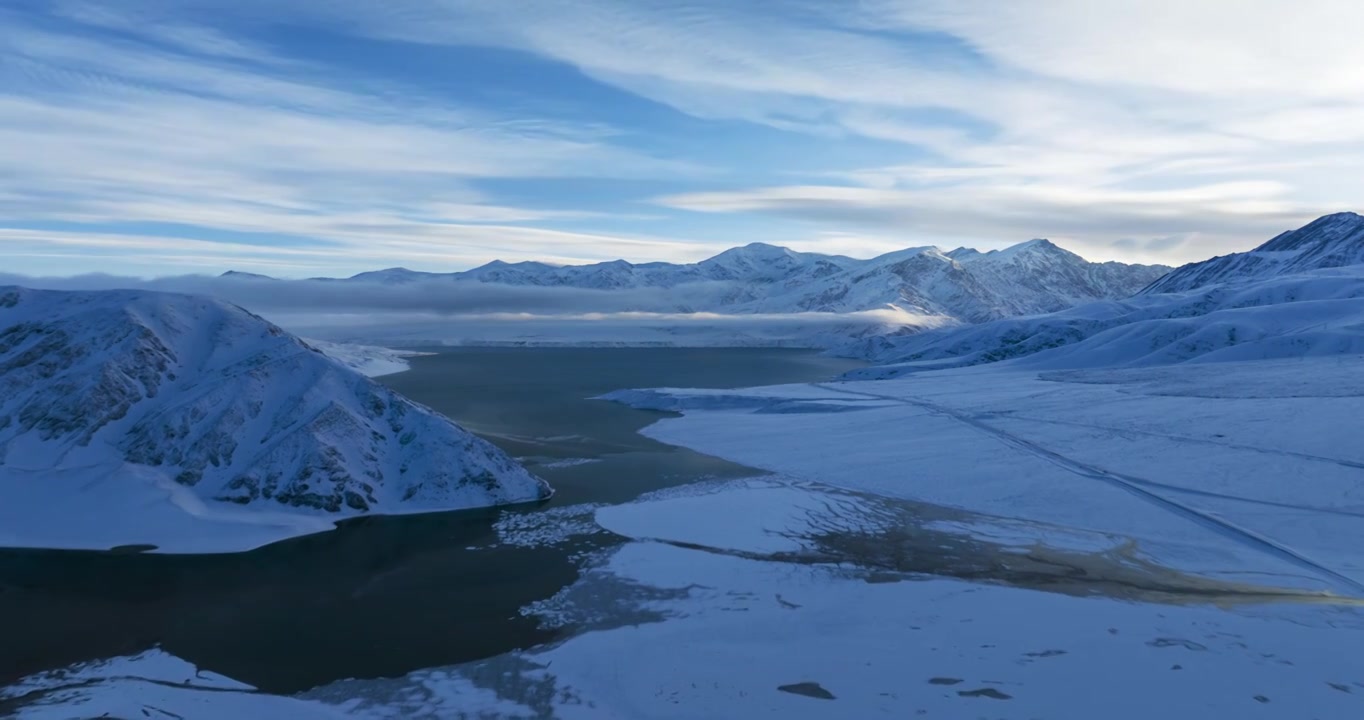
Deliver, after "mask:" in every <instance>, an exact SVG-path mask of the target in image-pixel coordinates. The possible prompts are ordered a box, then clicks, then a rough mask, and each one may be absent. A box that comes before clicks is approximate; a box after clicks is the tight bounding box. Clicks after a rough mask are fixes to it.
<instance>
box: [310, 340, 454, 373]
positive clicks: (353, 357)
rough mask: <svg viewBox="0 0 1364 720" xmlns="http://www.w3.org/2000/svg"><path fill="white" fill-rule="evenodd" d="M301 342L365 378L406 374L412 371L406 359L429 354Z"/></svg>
mask: <svg viewBox="0 0 1364 720" xmlns="http://www.w3.org/2000/svg"><path fill="white" fill-rule="evenodd" d="M303 342H305V343H307V344H308V345H311V346H313V347H315V348H317V349H318V350H321V351H322V352H323V353H324V354H326V356H327V357H329V358H331V359H333V360H336V361H338V362H340V363H341V364H342V365H345V366H346V367H348V368H350V369H352V370H354V371H356V372H358V373H360V374H361V375H364V376H365V377H383V376H384V375H395V374H397V373H400V372H407V371H408V370H410V369H412V365H411V363H409V362H408V360H407V359H408V358H411V357H417V356H419V355H426V354H429V353H420V352H415V351H412V350H395V349H393V348H386V347H378V346H376V345H356V344H352V343H336V342H328V341H326V340H316V339H304V340H303Z"/></svg>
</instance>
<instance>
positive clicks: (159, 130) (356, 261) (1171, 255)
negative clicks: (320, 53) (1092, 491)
mask: <svg viewBox="0 0 1364 720" xmlns="http://www.w3.org/2000/svg"><path fill="white" fill-rule="evenodd" d="M55 7H56V12H51V13H46V14H41V13H40V14H37V15H35V14H33V13H15V12H12V13H9V14H6V15H4V16H3V17H0V20H2V21H3V22H4V23H5V26H6V28H7V30H8V31H9V32H7V33H6V34H5V36H4V38H2V39H0V44H3V47H0V49H2V50H3V51H4V57H5V59H4V61H3V62H2V63H0V81H2V82H3V86H4V87H5V88H6V91H5V92H4V93H3V94H0V143H3V145H4V147H5V148H6V152H5V153H4V154H0V177H3V178H6V179H5V180H0V211H3V212H5V213H6V214H7V215H8V216H9V217H11V218H14V219H16V220H17V221H23V222H25V223H26V224H25V227H30V228H34V227H36V228H41V230H32V231H27V234H25V235H23V236H22V237H23V240H22V242H20V241H19V240H16V239H15V238H16V236H15V235H14V234H13V233H10V234H9V235H7V236H3V237H0V241H3V242H6V243H7V244H8V247H9V248H11V249H13V250H14V251H15V252H16V253H19V252H22V253H29V254H40V253H45V252H46V253H51V252H57V251H60V250H61V248H63V247H70V246H72V245H71V244H72V243H75V244H79V243H80V242H87V243H94V242H104V241H103V240H98V238H93V237H92V238H86V239H85V240H81V239H80V238H78V237H76V236H78V235H81V234H87V232H83V231H81V230H80V229H79V228H75V227H72V226H71V224H73V223H83V224H86V225H91V226H96V227H93V228H89V229H87V231H88V232H89V233H94V234H95V235H98V236H99V237H103V238H106V239H107V238H110V237H114V236H118V235H129V236H133V235H147V234H148V231H146V229H145V228H142V229H138V230H128V229H126V228H125V229H119V228H117V227H114V224H116V223H162V224H175V225H177V226H180V229H178V230H176V231H175V232H170V231H166V230H164V229H163V230H161V231H158V233H159V235H160V236H161V237H162V239H163V240H162V241H164V242H168V243H171V244H173V245H174V249H172V248H170V247H166V248H157V249H156V250H157V251H158V252H160V251H164V252H165V253H166V254H165V255H157V256H155V258H156V260H157V261H158V262H160V261H164V260H165V259H166V258H169V257H171V254H172V253H174V254H175V255H176V256H177V257H180V258H182V259H183V260H184V261H185V262H190V261H192V260H193V258H196V257H197V258H200V259H201V260H202V264H203V265H205V266H209V265H212V264H214V263H217V262H219V260H220V259H221V258H223V257H239V258H242V259H243V262H254V263H281V264H289V263H298V264H297V265H296V266H295V272H298V273H306V272H308V271H309V269H310V268H314V267H320V266H321V265H327V264H330V265H331V266H332V267H343V266H344V267H347V268H351V269H358V267H359V266H360V264H361V263H370V264H372V265H389V264H399V263H402V264H419V265H422V266H425V267H432V268H437V269H453V268H457V267H461V266H465V265H469V264H476V263H477V262H482V261H484V260H487V259H490V258H491V257H496V256H502V257H507V258H509V259H518V258H531V257H541V258H544V259H551V260H566V261H573V260H595V259H606V258H611V257H617V256H625V257H630V258H632V259H673V260H682V259H695V258H698V257H701V256H703V255H706V254H711V253H713V251H714V250H715V244H716V243H717V242H720V241H721V239H722V238H727V239H732V240H735V241H737V240H740V239H745V238H742V237H736V236H738V235H741V234H742V232H744V231H745V230H740V229H736V228H744V229H750V228H752V227H754V226H755V221H754V220H752V219H751V218H762V219H770V221H771V222H772V223H774V224H773V228H780V232H784V233H787V235H786V236H785V237H772V236H771V235H768V236H765V237H763V238H762V239H764V240H769V241H771V240H777V241H783V242H787V243H789V244H792V245H799V246H802V247H806V248H812V249H822V250H825V251H830V252H840V251H846V249H847V248H848V247H853V246H870V245H875V246H877V247H878V248H879V247H881V243H882V241H883V240H882V239H887V241H894V239H897V238H898V240H899V242H900V244H904V245H911V244H912V245H919V244H928V243H936V244H941V245H959V244H983V245H986V246H989V245H991V244H995V245H1002V244H1006V243H1009V242H1014V241H1017V240H1021V239H1026V238H1028V237H1033V236H1050V237H1052V238H1053V239H1056V240H1058V241H1060V242H1062V243H1063V244H1066V245H1068V246H1071V247H1074V248H1075V249H1076V250H1078V251H1080V252H1082V253H1083V254H1085V255H1087V256H1090V257H1094V258H1096V259H1108V258H1116V259H1133V260H1136V259H1140V260H1161V261H1167V262H1170V261H1176V262H1177V261H1183V260H1195V259H1201V258H1203V257H1206V256H1208V255H1210V254H1213V253H1219V252H1226V251H1230V250H1238V249H1244V248H1246V247H1249V246H1251V245H1253V244H1256V243H1258V242H1260V241H1262V240H1263V239H1265V238H1266V237H1268V236H1270V235H1273V234H1275V233H1277V232H1279V231H1281V230H1284V229H1287V228H1288V227H1292V226H1294V225H1296V224H1299V223H1301V222H1303V221H1306V220H1308V219H1310V218H1311V217H1312V216H1314V215H1316V214H1320V213H1323V212H1328V211H1335V210H1342V209H1351V208H1352V207H1355V206H1357V205H1356V204H1357V202H1358V197H1359V180H1358V178H1359V177H1364V122H1361V120H1364V70H1362V69H1361V68H1364V45H1361V44H1360V43H1358V42H1357V38H1356V37H1355V36H1356V33H1355V32H1354V30H1353V29H1354V28H1356V27H1358V26H1359V25H1360V24H1361V21H1364V9H1361V8H1356V7H1354V6H1351V5H1349V4H1342V3H1340V2H1335V1H1334V0H1299V1H1298V2H1294V3H1283V2H1278V1H1276V0H1204V1H1203V2H1197V3H1188V2H1175V1H1174V0H1168V1H1167V0H1154V1H1152V0H1141V1H1138V0H1112V1H1111V2H1103V3H1093V2H1082V1H1081V0H1057V1H1056V2H1048V3H1017V2H1007V1H1005V0H986V1H985V2H974V3H963V2H956V1H954V0H860V1H859V2H857V3H826V2H818V1H817V0H782V1H779V2H771V3H733V2H722V1H721V0H668V1H667V2H648V3H645V2H631V1H628V0H524V1H523V2H515V3H510V2H493V1H489V0H442V1H441V2H429V3H403V4H393V3H375V2H361V1H360V0H342V1H340V2H335V1H331V0H328V1H325V2H324V1H323V0H291V1H289V2H277V1H275V0H271V1H270V2H266V1H265V0H237V1H235V2H231V3H227V2H223V1H222V0H182V1H181V2H177V3H162V2H155V1H153V0H128V2H125V3H118V4H108V3H98V4H96V3H82V2H67V3H63V4H58V5H55ZM301 27H306V28H308V29H309V30H310V31H316V32H319V33H329V34H331V35H333V36H336V37H344V38H351V39H357V40H360V41H363V42H366V43H370V45H368V46H366V47H369V48H371V49H372V48H375V47H381V48H382V49H383V52H389V53H397V54H406V56H410V57H413V58H416V57H422V58H433V57H442V58H445V57H450V56H442V55H423V54H421V53H422V52H424V51H425V50H426V49H433V48H434V49H437V50H461V51H467V52H469V53H473V54H466V55H462V56H459V60H458V62H465V63H469V62H476V61H481V60H485V59H486V60H488V62H490V63H492V62H500V61H501V60H499V58H502V57H503V56H501V55H495V54H490V55H479V54H478V53H480V52H482V53H498V52H501V53H506V52H507V51H511V52H512V53H514V54H516V57H523V58H533V59H535V61H537V62H543V63H547V67H549V66H552V67H556V68H572V69H573V70H574V71H575V72H576V73H577V75H566V76H564V78H562V81H563V82H565V83H576V84H574V85H573V87H574V88H577V89H579V90H581V92H582V97H583V99H582V100H581V103H580V104H579V105H573V104H572V103H570V104H569V106H568V107H566V108H561V109H562V110H563V111H562V112H558V111H553V110H549V109H547V108H549V107H550V105H551V104H548V103H547V104H537V103H536V102H534V101H533V100H527V98H532V99H533V98H534V97H535V96H537V94H539V93H540V91H542V90H544V89H545V88H544V87H543V86H537V85H535V84H534V82H532V80H533V78H535V77H537V76H536V75H535V74H534V73H531V72H529V71H525V72H526V74H524V75H517V74H514V73H513V74H509V75H506V76H498V77H492V76H491V75H490V77H489V79H488V80H487V84H486V86H480V90H483V91H488V92H492V93H493V94H496V93H498V92H500V93H503V94H504V95H507V96H510V97H515V98H516V101H515V102H509V103H506V104H505V105H504V106H501V107H499V106H497V104H496V103H492V104H489V103H486V102H482V103H479V102H472V101H466V100H467V99H466V98H464V97H462V96H461V95H460V93H458V92H456V93H451V92H449V91H438V90H437V89H435V88H433V87H431V86H429V84H423V83H422V82H420V81H418V80H417V79H415V78H413V77H406V76H402V75H401V74H397V75H395V74H394V73H393V72H389V73H387V74H386V73H384V72H378V71H376V72H353V71H352V70H353V69H352V68H343V67H339V66H337V64H336V63H335V61H334V59H327V58H325V57H321V58H319V57H313V56H309V55H308V54H307V53H302V52H294V51H295V50H297V48H295V47H293V46H291V45H290V44H289V43H288V42H287V41H281V40H279V38H280V37H281V36H287V35H288V34H289V33H290V32H291V31H293V30H294V29H297V28H301ZM376 52H377V51H376ZM452 62H453V61H452ZM504 78H505V82H506V83H508V85H507V86H506V87H502V86H501V84H502V83H504ZM518 83H520V84H518ZM603 86H604V87H607V88H612V89H613V92H615V93H618V94H625V95H632V96H635V97H637V98H640V99H643V100H647V101H649V102H652V103H656V104H657V105H654V106H651V107H652V108H657V107H659V106H662V107H666V108H669V109H671V111H676V113H681V115H680V116H679V117H681V116H686V117H687V118H690V119H692V121H693V124H689V125H685V126H682V125H679V126H671V125H669V123H667V122H655V121H649V120H641V119H640V118H641V117H646V116H647V117H653V116H652V115H651V113H653V112H654V110H648V111H643V110H639V109H637V108H636V109H633V110H630V109H621V108H617V107H616V105H617V104H619V98H620V97H623V96H625V95H616V96H605V95H601V94H599V93H600V92H601V88H602V87H603ZM570 94H571V93H570ZM589 98H590V99H589ZM736 126H742V127H744V128H748V129H749V130H747V131H745V132H748V133H749V134H746V135H739V134H734V133H735V132H736V131H735V130H734V128H735V127H736ZM679 128H684V129H679ZM754 129H760V130H761V132H764V133H765V134H764V135H762V136H761V137H762V141H761V143H759V145H761V147H759V148H757V149H753V150H750V149H749V147H748V144H749V143H750V141H751V140H752V138H753V137H755V136H754V135H753V134H752V132H753V130H754ZM698 133H699V134H700V135H701V136H702V137H703V138H704V139H705V141H706V142H704V143H701V142H699V141H698V139H697V137H695V134H698ZM511 182H539V183H542V184H543V185H545V186H547V187H552V190H549V191H543V192H542V194H540V195H537V196H536V197H534V198H531V197H530V195H529V194H527V193H524V192H523V193H518V192H510V191H508V190H507V187H506V186H507V184H508V183H511ZM611 182H614V183H617V184H616V185H614V186H613V189H612V190H610V191H609V192H608V191H605V190H601V189H600V188H602V187H605V185H603V183H611ZM659 183H664V185H660V184H659ZM542 190H543V188H542ZM546 198H552V201H547V199H546ZM654 200H656V202H655V203H654V205H653V207H654V208H655V209H654V210H651V209H650V205H649V202H650V201H654ZM651 213H656V217H650V214H651ZM728 219H734V220H736V221H737V220H739V219H743V222H742V223H738V222H736V223H734V224H733V225H732V226H730V225H727V224H726V220H728ZM622 222H627V224H631V228H632V229H631V231H629V232H624V231H622V230H621V227H622ZM44 223H47V224H46V225H44ZM53 223H66V224H67V225H66V226H64V227H56V226H54V225H53ZM698 228H704V229H700V230H698ZM203 229H208V230H218V231H224V232H232V233H255V234H259V235H261V236H262V237H268V236H270V235H271V234H277V235H281V236H296V237H304V238H309V239H311V240H312V241H313V243H314V244H315V245H320V246H324V247H321V248H320V249H319V248H318V247H313V248H307V247H293V246H290V245H289V243H288V241H287V237H286V239H285V240H284V241H281V242H280V243H278V244H276V245H275V246H273V247H269V248H267V249H261V248H260V246H259V244H257V243H253V242H244V241H242V240H243V239H242V238H235V239H228V240H227V241H225V240H224V238H222V237H216V236H213V233H211V232H203V231H202V230H203ZM771 232H773V233H776V232H778V230H775V229H774V230H772V231H771ZM59 236H60V237H63V238H66V240H64V241H59V239H58V238H59ZM869 238H870V239H869ZM181 240H183V242H181ZM702 240H704V242H702ZM63 242H64V243H67V244H63ZM144 242H148V243H150V242H153V241H152V240H150V239H144ZM849 243H852V245H849ZM128 247H130V248H134V247H139V246H135V245H129V246H128ZM143 249H144V250H145V251H146V252H149V253H150V252H152V248H150V247H144V248H143ZM147 257H148V258H152V257H153V256H152V255H148V256H147ZM386 258H391V262H386V261H385V259H386Z"/></svg>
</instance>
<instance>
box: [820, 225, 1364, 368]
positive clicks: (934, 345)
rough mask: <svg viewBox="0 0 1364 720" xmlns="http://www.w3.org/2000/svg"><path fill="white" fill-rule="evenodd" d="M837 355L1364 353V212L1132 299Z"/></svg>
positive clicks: (1155, 359) (1160, 359)
mask: <svg viewBox="0 0 1364 720" xmlns="http://www.w3.org/2000/svg"><path fill="white" fill-rule="evenodd" d="M838 352H840V353H841V354H846V355H851V356H857V357H863V358H866V359H869V360H872V361H874V362H877V363H880V364H883V365H887V366H886V367H874V368H868V369H866V370H864V371H859V372H857V373H855V376H856V377H861V378H881V377H889V376H895V375H901V374H905V373H910V372H918V371H923V370H930V369H937V368H944V367H957V366H962V365H978V364H983V363H992V362H999V361H1011V362H1013V363H1014V364H1016V365H1019V366H1026V367H1035V368H1057V369H1059V368H1076V367H1112V366H1144V365H1162V364H1169V363H1178V362H1188V361H1198V362H1210V361H1217V360H1254V359H1263V358H1286V357H1303V356H1308V355H1340V354H1352V353H1364V217H1361V216H1359V215H1356V214H1355V213H1337V214H1334V215H1327V216H1325V217H1322V218H1319V219H1317V220H1315V221H1313V222H1311V223H1309V224H1308V225H1306V226H1304V227H1302V228H1300V229H1298V230H1294V231H1291V232H1287V233H1284V234H1282V235H1279V236H1278V237H1275V238H1273V239H1272V240H1270V241H1268V242H1266V243H1264V244H1263V245H1261V246H1259V247H1257V248H1255V249H1254V250H1251V251H1248V252H1243V253H1236V254H1232V255H1226V256H1223V257H1218V258H1213V259H1211V260H1207V261H1205V262H1200V263H1193V264H1190V265H1185V266H1183V267H1181V268H1179V269H1177V270H1174V271H1173V272H1171V273H1169V274H1168V275H1166V276H1164V277H1163V278H1161V279H1159V280H1157V281H1155V282H1154V283H1152V284H1151V285H1150V286H1148V287H1146V288H1145V289H1143V290H1142V291H1141V292H1140V293H1138V294H1136V295H1134V296H1133V297H1131V298H1127V299H1124V300H1120V301H1105V302H1096V303H1089V304H1085V305H1078V306H1076V307H1073V308H1069V309H1066V310H1062V311H1059V312H1056V313H1052V314H1048V315H1038V316H1032V317H1019V318H1008V319H1001V320H997V321H992V322H986V323H982V324H978V325H974V326H971V327H965V328H951V329H943V330H930V331H927V332H923V333H919V334H914V335H880V336H875V337H868V338H862V339H859V340H856V341H853V342H850V343H848V344H846V345H845V346H843V347H842V348H840V349H839V350H838Z"/></svg>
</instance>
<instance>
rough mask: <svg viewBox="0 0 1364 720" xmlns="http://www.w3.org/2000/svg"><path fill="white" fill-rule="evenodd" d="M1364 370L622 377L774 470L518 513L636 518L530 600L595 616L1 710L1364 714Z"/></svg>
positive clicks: (158, 667) (1296, 365)
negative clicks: (845, 378)
mask: <svg viewBox="0 0 1364 720" xmlns="http://www.w3.org/2000/svg"><path fill="white" fill-rule="evenodd" d="M1361 378H1364V359H1362V358H1358V357H1348V358H1329V359H1312V360H1302V361H1275V362H1257V363H1235V364H1230V363H1229V364H1206V365H1184V366H1176V367H1168V368H1146V369H1129V370H1105V371H1076V372H1053V373H1042V374H1040V375H1039V374H1038V373H1035V372H1032V373H1021V372H1010V371H1006V370H1002V369H999V368H979V369H972V370H962V371H950V372H942V373H931V374H922V375H916V376H911V377H907V378H902V379H897V380H888V381H877V382H858V383H825V384H818V385H792V386H782V387H776V388H760V389H755V390H752V391H685V390H677V391H633V392H625V393H618V394H616V395H615V396H614V397H615V398H616V399H617V400H619V401H623V402H629V403H631V404H635V405H638V406H644V407H655V408H660V409H670V410H678V411H681V412H682V413H683V415H682V416H681V417H677V418H671V419H667V420H664V421H662V422H660V423H658V424H657V425H654V426H653V427H651V428H649V430H648V434H650V435H651V436H653V437H656V438H658V439H661V440H664V441H666V442H669V443H675V444H680V445H686V446H688V447H692V448H695V449H697V450H700V451H702V452H706V453H710V454H714V455H718V456H721V457H725V458H728V459H732V460H735V461H737V462H741V463H745V464H748V465H751V466H754V467H760V468H764V469H767V470H770V471H772V472H774V473H775V475H773V476H772V477H766V478H757V479H752V480H745V481H731V482H724V483H712V484H702V485H693V486H688V487H684V488H680V489H675V490H671V491H665V492H662V493H657V494H654V495H650V496H646V497H645V498H642V499H640V500H639V501H637V502H634V503H630V504H627V505H621V506H611V507H586V506H582V507H569V508H559V509H556V510H554V511H551V512H546V513H541V514H539V515H537V516H532V517H535V518H537V520H535V521H530V522H525V521H524V520H523V521H522V522H519V523H516V524H511V525H508V526H507V527H506V528H504V530H505V532H504V537H503V541H504V542H508V543H551V544H552V543H572V542H573V541H574V539H575V538H577V537H580V536H582V535H591V534H595V533H605V532H611V533H615V534H618V535H621V536H624V537H627V538H630V539H631V541H630V542H627V543H625V544H624V545H621V546H618V547H615V548H613V549H611V550H608V551H605V552H602V553H600V554H595V555H590V556H587V557H584V558H583V564H584V568H585V569H584V572H583V574H582V577H581V578H580V579H579V580H578V582H577V583H575V584H574V585H572V586H570V587H568V588H567V589H565V590H564V591H563V592H561V593H560V594H559V595H557V596H556V597H554V598H552V599H549V600H547V601H544V602H542V603H538V604H536V605H534V606H531V607H528V608H526V609H525V610H524V612H526V613H529V614H534V615H536V616H538V617H540V618H541V619H542V621H543V622H545V623H549V624H564V625H568V626H574V627H578V628H586V629H587V632H583V633H580V634H577V635H575V636H573V637H570V638H569V639H568V640H566V641H564V642H562V643H560V644H558V645H555V646H552V647H545V648H536V649H530V650H527V651H523V652H519V653H514V654H511V655H506V656H501V657H497V658H493V659H490V660H486V661H482V662H478V663H473V664H469V665H463V666H457V667H451V668H440V669H432V670H425V671H419V672H416V673H413V674H411V675H408V676H406V677H403V678H397V679H390V680H356V681H346V682H340V683H336V684H333V685H329V686H325V687H322V688H317V689H315V690H312V691H309V692H307V693H304V694H302V695H298V696H292V697H280V696H271V695H265V694H262V693H256V692H252V691H251V689H250V688H248V687H245V686H242V685H240V684H239V683H235V682H233V681H230V680H228V679H226V678H222V677H219V676H215V675H212V674H211V673H207V672H199V671H198V670H196V669H195V668H193V667H192V666H190V665H188V664H186V663H184V662H183V661H180V660H178V659H176V658H173V657H170V656H167V655H165V654H162V653H160V652H157V651H151V652H149V653H144V654H143V655H140V656H135V657H130V658H120V659H116V660H112V661H109V662H106V663H97V664H91V665H87V666H83V667H79V668H73V669H70V670H67V671H63V672H60V673H51V674H48V675H44V676H38V677H33V678H29V679H28V680H26V681H24V682H23V683H21V684H19V685H16V686H12V687H10V688H8V689H4V690H0V715H5V714H6V713H14V714H15V715H16V716H17V717H21V718H70V717H91V716H99V715H100V714H101V713H108V714H109V715H110V716H113V717H153V718H157V717H175V716H180V717H185V718H198V717H210V718H214V717H222V718H227V717H289V718H308V717H364V718H380V717H432V718H447V717H560V718H655V717H656V718H751V717H779V718H860V717H879V716H884V717H897V718H903V717H930V718H931V717H940V718H977V717H986V718H1019V719H1022V718H1034V717H1045V718H1095V717H1103V718H1132V719H1134V720H1135V719H1138V718H1140V719H1146V718H1153V717H1160V718H1165V719H1173V718H1208V717H1234V718H1322V719H1336V718H1340V719H1342V720H1344V719H1347V718H1358V717H1364V608H1361V607H1360V601H1359V598H1364V547H1361V545H1360V543H1359V539H1360V537H1361V536H1362V535H1364V533H1362V532H1361V531H1364V444H1361V443H1359V442H1358V424H1357V423H1358V419H1359V418H1360V417H1364V381H1362V380H1361ZM537 523H538V525H537ZM452 611H457V609H454V608H452Z"/></svg>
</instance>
